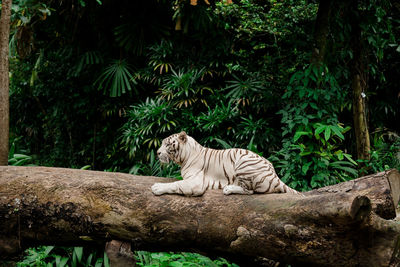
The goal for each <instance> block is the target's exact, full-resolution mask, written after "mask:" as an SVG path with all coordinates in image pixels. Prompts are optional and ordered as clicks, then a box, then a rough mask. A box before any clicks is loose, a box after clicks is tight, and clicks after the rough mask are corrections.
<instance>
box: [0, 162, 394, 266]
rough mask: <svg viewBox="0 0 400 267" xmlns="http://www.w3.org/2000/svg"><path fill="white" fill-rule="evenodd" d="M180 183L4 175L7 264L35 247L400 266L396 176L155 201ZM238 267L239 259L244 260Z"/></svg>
mask: <svg viewBox="0 0 400 267" xmlns="http://www.w3.org/2000/svg"><path fill="white" fill-rule="evenodd" d="M162 181H165V182H171V181H174V179H166V178H157V177H145V176H134V175H128V174H122V173H109V172H95V171H84V170H74V169H60V168H45V167H13V166H5V167H0V257H7V255H10V254H11V253H13V252H14V253H15V252H18V251H20V250H21V249H23V248H25V247H27V246H32V245H43V244H53V245H69V246H71V245H75V246H77V245H83V244H86V245H90V244H94V243H97V244H104V243H105V242H106V241H110V240H111V239H115V240H122V241H127V242H131V244H132V248H133V249H134V250H141V249H144V250H153V251H156V250H161V251H163V250H164V251H165V250H168V251H197V252H205V253H211V254H213V255H219V256H223V257H229V258H231V259H235V257H236V258H241V257H257V256H259V257H265V258H268V259H272V260H277V261H280V262H286V263H290V264H292V265H296V266H374V267H375V266H389V265H390V264H395V263H398V260H399V258H398V255H399V254H398V252H399V247H400V225H399V224H398V223H397V222H396V221H392V219H393V218H394V217H395V215H396V212H395V207H396V206H397V203H398V201H399V196H400V174H399V172H398V171H396V170H391V171H387V172H382V173H377V174H375V175H370V176H366V177H362V178H359V179H356V180H352V181H349V182H345V183H341V184H338V185H334V186H329V187H325V188H321V189H318V190H314V191H311V192H307V193H305V197H301V196H298V195H290V194H255V195H232V196H225V195H223V194H222V190H210V191H207V192H206V193H205V194H204V196H202V197H183V196H177V195H163V196H158V197H157V196H154V195H153V194H152V192H151V189H150V187H151V185H152V184H153V183H155V182H162ZM234 261H235V260H234Z"/></svg>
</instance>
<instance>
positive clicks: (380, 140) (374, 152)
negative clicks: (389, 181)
mask: <svg viewBox="0 0 400 267" xmlns="http://www.w3.org/2000/svg"><path fill="white" fill-rule="evenodd" d="M372 137H373V138H372V149H371V159H370V160H369V161H365V160H358V161H359V162H360V163H361V164H362V165H363V168H362V169H361V170H360V173H361V174H367V173H376V172H381V171H386V170H389V169H392V168H395V169H398V170H400V137H399V136H398V135H397V134H396V133H393V132H390V131H385V130H384V129H378V130H377V131H376V132H375V133H373V135H372Z"/></svg>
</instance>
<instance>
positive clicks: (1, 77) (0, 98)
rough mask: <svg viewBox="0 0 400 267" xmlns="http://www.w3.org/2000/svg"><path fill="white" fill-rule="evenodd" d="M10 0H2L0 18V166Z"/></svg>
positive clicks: (4, 158)
mask: <svg viewBox="0 0 400 267" xmlns="http://www.w3.org/2000/svg"><path fill="white" fill-rule="evenodd" d="M11 3H12V1H11V0H3V1H2V6H1V18H0V165H7V164H8V142H9V140H8V139H9V118H10V116H9V90H10V83H9V76H8V73H9V70H8V41H9V36H10V16H11Z"/></svg>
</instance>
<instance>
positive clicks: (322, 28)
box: [311, 0, 332, 65]
mask: <svg viewBox="0 0 400 267" xmlns="http://www.w3.org/2000/svg"><path fill="white" fill-rule="evenodd" d="M331 5H332V0H320V1H319V6H318V13H317V19H316V20H315V26H314V46H313V52H312V57H311V62H312V63H314V64H316V65H319V64H321V63H323V62H324V58H325V53H326V46H327V39H328V35H329V25H330V24H329V20H330V17H331V10H332V8H331Z"/></svg>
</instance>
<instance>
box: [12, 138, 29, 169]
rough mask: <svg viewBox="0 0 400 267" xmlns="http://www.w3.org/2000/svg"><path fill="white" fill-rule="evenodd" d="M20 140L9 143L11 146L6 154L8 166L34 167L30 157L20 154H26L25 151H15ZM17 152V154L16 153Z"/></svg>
mask: <svg viewBox="0 0 400 267" xmlns="http://www.w3.org/2000/svg"><path fill="white" fill-rule="evenodd" d="M19 139H21V138H17V139H13V140H12V142H11V146H10V149H9V152H8V165H11V166H35V165H34V164H32V161H33V158H32V156H29V155H26V154H22V153H26V152H27V151H25V150H19V149H17V142H18V140H19ZM17 152H19V153H17Z"/></svg>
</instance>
